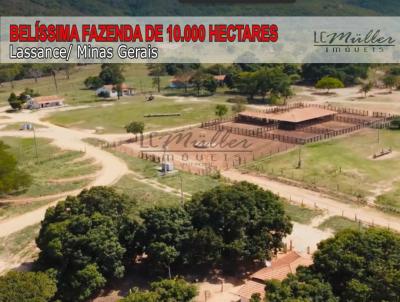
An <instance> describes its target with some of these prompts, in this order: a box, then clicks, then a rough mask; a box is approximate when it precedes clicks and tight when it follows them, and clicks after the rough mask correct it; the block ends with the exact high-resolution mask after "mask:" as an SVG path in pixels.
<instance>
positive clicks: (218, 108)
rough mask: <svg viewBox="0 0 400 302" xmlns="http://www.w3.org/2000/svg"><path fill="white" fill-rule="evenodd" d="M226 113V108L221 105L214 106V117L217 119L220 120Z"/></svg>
mask: <svg viewBox="0 0 400 302" xmlns="http://www.w3.org/2000/svg"><path fill="white" fill-rule="evenodd" d="M227 113H228V107H227V106H226V105H223V104H218V105H217V106H215V115H216V116H218V117H219V118H222V117H223V116H224V115H226V114H227Z"/></svg>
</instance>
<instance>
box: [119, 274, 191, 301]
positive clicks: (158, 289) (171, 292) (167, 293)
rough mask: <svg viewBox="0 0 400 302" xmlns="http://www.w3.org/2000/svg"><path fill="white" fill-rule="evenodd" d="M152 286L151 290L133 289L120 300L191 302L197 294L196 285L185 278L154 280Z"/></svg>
mask: <svg viewBox="0 0 400 302" xmlns="http://www.w3.org/2000/svg"><path fill="white" fill-rule="evenodd" d="M150 288H151V289H150V291H140V290H138V289H137V288H136V289H133V290H132V291H131V293H130V294H129V295H128V296H127V297H126V298H124V299H122V300H120V302H190V301H192V300H193V298H194V297H196V295H197V289H196V287H195V286H194V285H192V284H190V283H188V282H186V281H185V280H183V279H169V280H161V281H159V282H153V283H152V284H151V286H150Z"/></svg>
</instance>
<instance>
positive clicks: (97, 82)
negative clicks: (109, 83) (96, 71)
mask: <svg viewBox="0 0 400 302" xmlns="http://www.w3.org/2000/svg"><path fill="white" fill-rule="evenodd" d="M84 84H85V86H86V88H88V89H97V88H100V87H101V86H103V80H102V79H100V77H97V76H94V77H93V76H90V77H88V78H86V79H85V82H84Z"/></svg>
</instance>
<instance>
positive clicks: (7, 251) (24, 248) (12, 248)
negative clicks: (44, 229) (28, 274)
mask: <svg viewBox="0 0 400 302" xmlns="http://www.w3.org/2000/svg"><path fill="white" fill-rule="evenodd" d="M39 229H40V224H35V225H32V226H29V227H26V228H24V229H22V230H20V231H18V232H16V233H13V234H11V235H9V236H7V237H2V238H0V259H5V260H7V261H10V260H11V259H14V260H15V261H16V262H17V261H18V259H23V260H26V259H29V260H31V259H34V258H35V257H36V253H37V252H36V249H35V243H34V239H35V238H36V236H37V235H38V233H39ZM7 261H6V262H7Z"/></svg>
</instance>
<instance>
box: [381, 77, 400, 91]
mask: <svg viewBox="0 0 400 302" xmlns="http://www.w3.org/2000/svg"><path fill="white" fill-rule="evenodd" d="M383 83H384V84H385V86H386V88H388V89H389V92H390V93H392V90H393V87H396V86H397V84H398V83H399V79H398V77H397V76H394V75H387V76H385V77H384V78H383Z"/></svg>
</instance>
